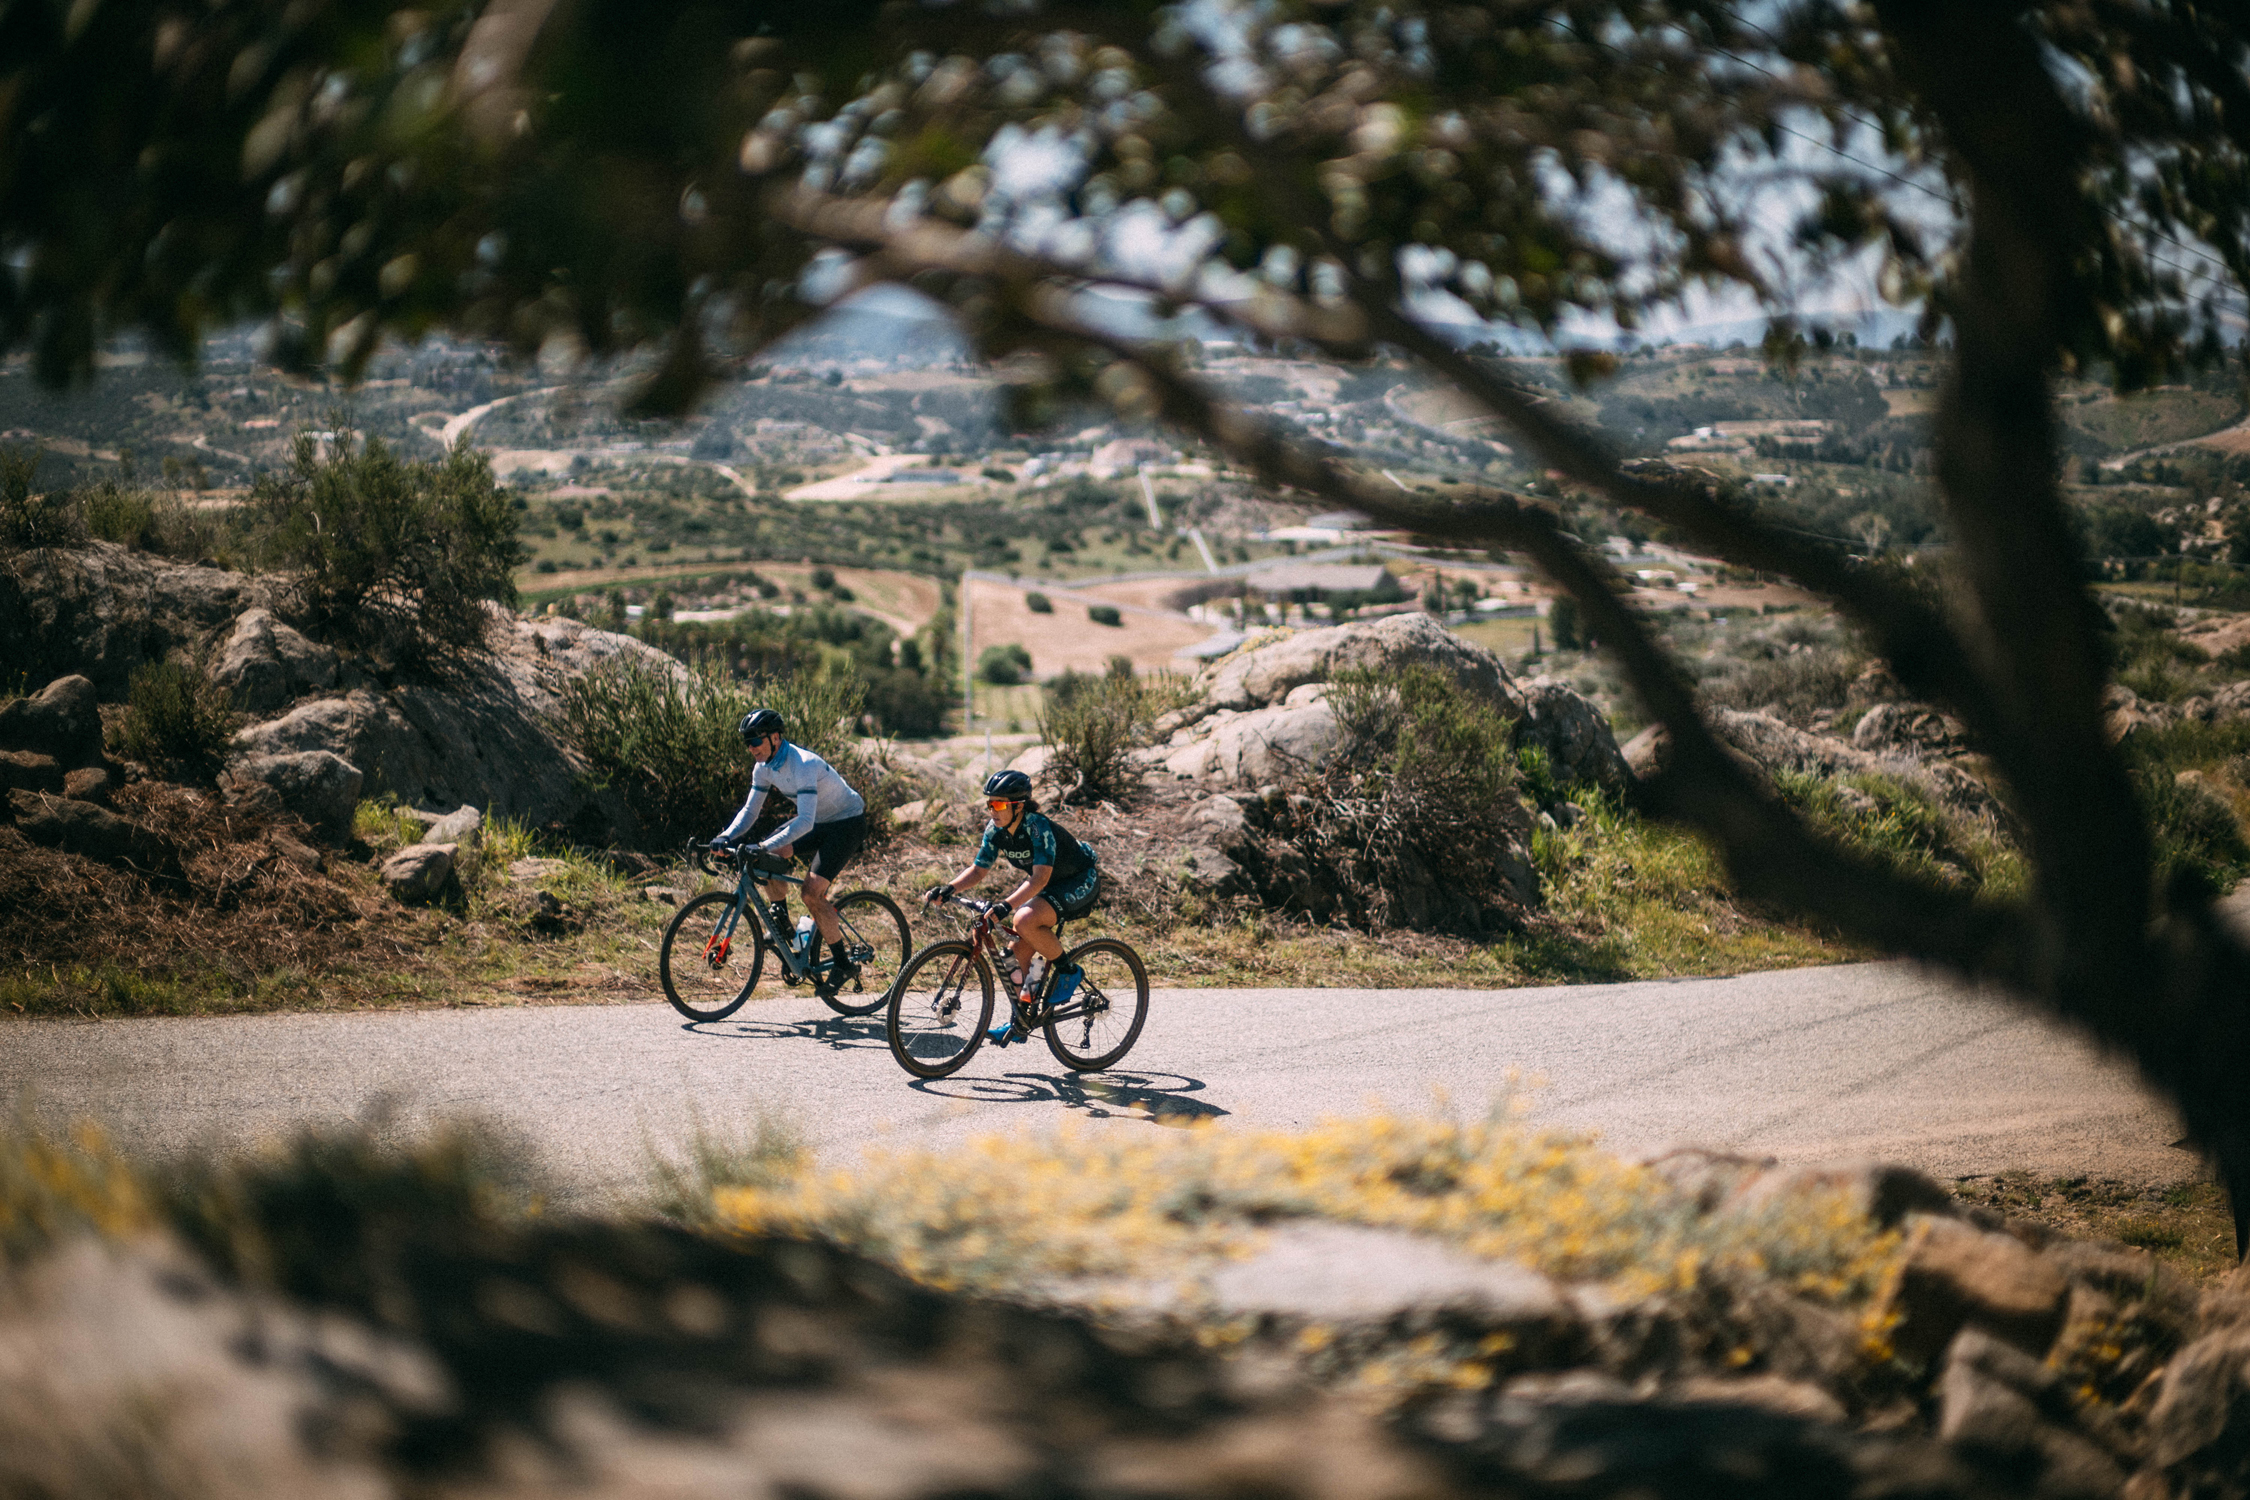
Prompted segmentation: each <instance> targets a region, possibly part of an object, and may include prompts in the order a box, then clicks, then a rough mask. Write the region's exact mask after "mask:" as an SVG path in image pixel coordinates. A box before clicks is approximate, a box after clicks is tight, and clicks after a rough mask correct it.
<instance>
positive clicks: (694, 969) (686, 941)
mask: <svg viewBox="0 0 2250 1500" xmlns="http://www.w3.org/2000/svg"><path fill="white" fill-rule="evenodd" d="M733 905H734V894H733V892H731V891H708V892H706V893H704V894H703V895H700V896H698V897H696V898H695V899H694V900H693V901H690V902H689V903H688V904H687V905H685V906H683V907H681V908H680V912H679V915H678V916H676V917H674V918H672V922H671V925H670V926H668V927H666V928H665V929H664V946H663V947H662V948H661V949H659V950H658V952H657V957H656V973H657V977H658V978H659V979H661V980H663V982H664V998H665V999H667V1000H669V1001H671V1002H672V1008H673V1009H674V1010H676V1011H678V1012H679V1013H680V1014H681V1015H683V1016H686V1017H687V1018H688V1019H689V1020H691V1021H718V1020H723V1019H724V1018H726V1017H728V1016H731V1015H733V1014H734V1013H735V1012H736V1011H738V1010H740V1009H741V1008H742V1002H743V1001H745V1000H747V999H749V998H750V992H751V991H752V990H754V989H756V988H757V987H758V976H759V974H761V973H763V972H764V970H765V966H766V945H765V941H764V938H763V937H762V935H761V934H760V933H759V931H758V919H757V917H756V916H755V915H753V914H752V913H750V912H747V911H745V912H744V913H743V914H742V920H741V921H739V922H737V923H736V924H735V926H734V931H733V932H731V933H729V934H728V935H727V937H726V939H725V940H724V941H722V940H721V938H720V936H719V932H720V929H721V928H722V927H723V926H725V924H726V919H727V911H728V909H729V908H730V907H732V906H733Z"/></svg>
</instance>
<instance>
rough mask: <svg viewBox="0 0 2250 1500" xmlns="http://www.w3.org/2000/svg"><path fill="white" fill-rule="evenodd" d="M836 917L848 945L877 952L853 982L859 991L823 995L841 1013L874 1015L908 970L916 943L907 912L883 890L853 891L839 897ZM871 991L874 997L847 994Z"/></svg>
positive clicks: (847, 1014)
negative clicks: (853, 996) (851, 996)
mask: <svg viewBox="0 0 2250 1500" xmlns="http://www.w3.org/2000/svg"><path fill="white" fill-rule="evenodd" d="M836 916H837V918H838V920H840V921H841V922H842V923H843V924H844V939H845V942H846V943H847V944H849V945H851V946H854V947H856V946H858V945H860V944H865V945H866V946H868V947H870V948H872V949H874V950H875V953H874V957H873V958H872V959H870V960H869V961H868V962H866V963H864V964H862V965H861V966H860V976H859V978H858V979H857V980H855V981H854V983H855V984H856V985H857V986H858V989H857V990H856V991H848V992H845V993H836V994H823V995H822V996H821V997H820V998H821V999H822V1000H824V1001H826V1002H827V1005H828V1008H829V1009H830V1010H832V1011H834V1012H836V1014H838V1015H840V1016H871V1015H873V1014H875V1012H877V1011H879V1010H881V1009H882V1008H883V1004H884V1002H885V1001H887V1000H889V999H890V998H891V987H892V986H893V985H894V984H896V983H897V982H898V978H899V976H900V975H901V974H903V973H905V972H906V959H907V955H908V954H909V953H911V952H912V951H913V946H914V936H913V934H912V933H911V932H909V931H908V930H907V927H906V913H905V912H903V911H900V910H899V907H898V903H897V902H896V901H893V900H892V899H891V898H890V897H888V896H886V895H884V894H883V893H882V892H881V891H853V892H852V893H851V894H849V895H847V896H839V897H837V898H836ZM886 918H887V919H888V921H886V920H885V919H886ZM894 938H895V939H896V942H895V944H894V943H893V941H892V939H894ZM870 991H872V992H873V994H874V998H873V999H871V1000H865V1001H859V1000H852V999H848V998H847V995H848V994H852V993H856V994H861V995H864V994H867V993H869V992H870Z"/></svg>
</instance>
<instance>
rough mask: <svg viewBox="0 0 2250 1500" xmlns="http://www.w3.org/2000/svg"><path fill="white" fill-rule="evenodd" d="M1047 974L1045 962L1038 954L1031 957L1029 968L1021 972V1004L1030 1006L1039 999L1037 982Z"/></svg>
mask: <svg viewBox="0 0 2250 1500" xmlns="http://www.w3.org/2000/svg"><path fill="white" fill-rule="evenodd" d="M1046 972H1047V960H1046V959H1045V958H1043V957H1041V956H1040V955H1039V954H1036V953H1035V954H1033V955H1032V956H1031V967H1030V968H1028V969H1025V970H1024V971H1023V1003H1024V1004H1026V1005H1029V1004H1031V1003H1032V1002H1033V1001H1035V1000H1037V999H1038V998H1039V981H1040V978H1041V977H1042V976H1044V975H1045V974H1046Z"/></svg>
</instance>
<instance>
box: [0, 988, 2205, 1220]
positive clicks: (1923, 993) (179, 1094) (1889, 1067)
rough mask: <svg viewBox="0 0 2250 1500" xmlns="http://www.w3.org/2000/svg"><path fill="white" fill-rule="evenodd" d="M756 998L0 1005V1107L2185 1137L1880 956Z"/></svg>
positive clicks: (594, 1159) (571, 1140) (328, 1115)
mask: <svg viewBox="0 0 2250 1500" xmlns="http://www.w3.org/2000/svg"><path fill="white" fill-rule="evenodd" d="M816 1010H818V1007H817V1005H816V1004H814V1003H813V1002H811V1001H810V1000H809V999H807V998H803V997H796V996H786V995H785V996H782V997H780V998H777V999H774V1000H770V1001H767V1000H760V1001H757V1002H753V1004H752V1005H750V1006H748V1007H746V1008H745V1009H744V1010H742V1011H740V1012H738V1013H737V1014H736V1015H735V1016H733V1017H732V1018H730V1019H728V1020H726V1021H723V1022H719V1023H716V1024H711V1025H705V1026H697V1027H689V1026H686V1025H685V1024H683V1023H682V1022H681V1021H680V1019H679V1017H677V1016H676V1015H674V1014H673V1013H672V1011H670V1010H669V1009H668V1008H666V1007H664V1006H663V1005H661V1004H656V1005H648V1004H641V1005H619V1006H599V1007H537V1008H523V1009H505V1010H445V1011H407V1012H383V1013H373V1014H357V1015H295V1016H266V1017H221V1018H212V1019H179V1020H145V1021H108V1022H98V1023H97V1022H85V1021H23V1020H10V1021H7V1022H0V1101H5V1099H6V1098H7V1097H8V1096H10V1095H14V1094H17V1093H28V1095H29V1097H30V1098H31V1100H32V1104H33V1107H34V1108H35V1109H37V1110H38V1111H39V1112H40V1113H41V1114H42V1115H44V1116H47V1117H49V1118H51V1119H56V1120H60V1119H66V1118H70V1117H73V1116H78V1115H93V1116H95V1117H98V1118H102V1119H105V1120H108V1121H110V1122H112V1123H113V1124H114V1125H116V1126H118V1127H120V1128H122V1129H124V1130H126V1131H128V1132H130V1134H131V1136H132V1138H133V1139H135V1140H137V1141H139V1142H142V1143H144V1144H145V1145H148V1146H150V1147H153V1148H155V1149H158V1150H166V1149H174V1148H180V1147H186V1146H193V1145H200V1144H209V1143H239V1142H242V1141H245V1140H250V1139H255V1138H258V1137H260V1136H262V1135H266V1134H269V1133H271V1132H275V1131H278V1130H282V1129H285V1128H287V1127H290V1126H292V1125H295V1124H298V1123H301V1122H316V1121H335V1120H339V1119H342V1118H346V1117H349V1116H351V1115H353V1114H354V1113H356V1112H358V1111H362V1110H366V1109H368V1108H369V1107H370V1106H371V1105H373V1104H374V1103H375V1102H376V1101H378V1100H383V1099H389V1100H392V1101H395V1103H396V1105H397V1107H398V1110H399V1116H398V1117H399V1118H400V1119H402V1120H412V1119H415V1118H417V1117H425V1116H430V1115H443V1114H460V1113H475V1114H478V1115H482V1116H487V1117H491V1118H494V1119H497V1120H499V1121H502V1122H505V1123H507V1124H509V1125H511V1126H513V1127H515V1128H516V1129H518V1130H520V1131H522V1132H523V1133H524V1134H525V1135H527V1136H529V1137H530V1138H531V1139H532V1140H533V1141H534V1142H535V1143H536V1144H537V1145H538V1146H539V1147H540V1149H541V1150H542V1152H543V1153H544V1154H545V1156H546V1157H547V1159H548V1160H549V1162H550V1163H551V1165H552V1166H553V1167H554V1168H555V1169H557V1170H558V1171H559V1173H560V1174H561V1175H562V1176H563V1178H564V1179H565V1181H566V1182H568V1183H570V1184H571V1185H573V1186H574V1187H575V1188H576V1189H577V1190H578V1191H580V1192H582V1193H584V1194H586V1195H588V1196H589V1198H603V1197H608V1196H611V1195H615V1194H620V1193H630V1192H633V1191H635V1190H636V1189H637V1188H638V1187H639V1186H640V1185H641V1184H642V1183H644V1182H645V1181H646V1178H647V1166H648V1161H649V1153H650V1152H651V1151H652V1150H654V1149H657V1147H658V1143H669V1142H674V1141H677V1140H678V1139H680V1138H681V1136H682V1135H683V1134H684V1133H685V1132H686V1131H687V1129H688V1123H689V1121H690V1119H691V1117H693V1116H695V1115H698V1114H699V1115H700V1116H701V1118H702V1119H704V1120H705V1121H706V1122H709V1123H710V1124H711V1125H713V1126H716V1127H720V1128H722V1129H723V1128H728V1127H730V1126H732V1125H734V1124H735V1123H736V1122H740V1121H744V1120H746V1119H748V1118H749V1117H750V1116H751V1115H752V1114H753V1113H754V1112H755V1111H757V1110H758V1109H760V1108H765V1109H771V1110H778V1111H780V1112H782V1113H784V1114H785V1115H786V1116H788V1117H789V1118H791V1119H793V1120H795V1121H796V1122H798V1123H799V1124H800V1125H801V1126H803V1127H804V1128H805V1129H806V1131H807V1132H808V1133H809V1135H810V1136H811V1137H812V1139H813V1140H814V1142H815V1143H816V1144H817V1145H818V1146H819V1148H820V1149H821V1151H822V1153H823V1155H824V1156H825V1157H826V1158H828V1159H830V1160H849V1159H850V1158H851V1157H852V1155H853V1154H854V1152H855V1151H856V1149H857V1148H858V1147H860V1146H862V1145H864V1144H868V1143H885V1142H887V1143H892V1144H901V1145H915V1144H938V1145H943V1144H945V1143H948V1142H953V1141H958V1140H960V1139H963V1138H965V1137H967V1136H970V1135H973V1134H983V1133H987V1132H992V1131H998V1130H1030V1129H1042V1128H1046V1127H1051V1126H1054V1125H1057V1124H1059V1123H1061V1122H1063V1121H1066V1120H1077V1121H1088V1122H1095V1123H1096V1125H1097V1126H1098V1127H1099V1128H1109V1129H1127V1130H1147V1129H1151V1128H1153V1127H1152V1125H1151V1123H1150V1121H1151V1120H1152V1118H1153V1117H1156V1116H1160V1115H1161V1116H1166V1117H1171V1118H1179V1117H1189V1118H1206V1119H1212V1120H1216V1121H1219V1122H1220V1123H1221V1124H1222V1125H1228V1126H1233V1125H1260V1126H1303V1125H1309V1124H1312V1123H1315V1122H1317V1121H1318V1120H1320V1119H1322V1118H1324V1117H1331V1116H1335V1115H1340V1114H1343V1115H1348V1114H1353V1113H1358V1112H1361V1111H1364V1110H1365V1109H1367V1108H1368V1107H1370V1106H1371V1105H1374V1104H1378V1103H1380V1104H1386V1105H1389V1106H1391V1107H1394V1108H1398V1109H1403V1110H1426V1109H1428V1108H1430V1107H1431V1105H1432V1102H1433V1096H1435V1095H1442V1096H1444V1098H1446V1099H1447V1100H1449V1101H1450V1107H1452V1108H1454V1109H1457V1110H1460V1111H1463V1112H1477V1111H1481V1110H1483V1109H1484V1108H1485V1107H1486V1105H1487V1103H1488V1101H1490V1100H1491V1099H1492V1097H1493V1096H1494V1094H1495V1091H1496V1090H1497V1089H1501V1088H1504V1087H1505V1086H1506V1084H1505V1080H1506V1079H1507V1078H1508V1077H1509V1075H1510V1073H1511V1070H1515V1071H1516V1072H1518V1073H1520V1074H1521V1075H1524V1076H1525V1077H1527V1078H1530V1079H1532V1080H1535V1081H1536V1083H1535V1091H1534V1093H1533V1095H1532V1098H1533V1101H1534V1102H1533V1110H1532V1112H1533V1117H1534V1118H1535V1119H1538V1120H1541V1121H1547V1122H1554V1123H1560V1124H1568V1125H1572V1126H1580V1127H1586V1128H1591V1129H1595V1130H1599V1131H1600V1132H1602V1133H1603V1135H1604V1137H1605V1138H1606V1139H1607V1140H1608V1141H1609V1142H1610V1144H1612V1145H1613V1146H1615V1147H1616V1148H1618V1149H1620V1150H1623V1151H1628V1152H1636V1153H1642V1152H1652V1151H1656V1150H1660V1149H1663V1148H1665V1147H1667V1146H1670V1145H1675V1144H1696V1145H1704V1146H1712V1147H1722V1148H1727V1149H1731V1150H1740V1151H1749V1152H1759V1153H1769V1154H1772V1155H1775V1156H1779V1157H1781V1158H1783V1159H1785V1160H1824V1159H1826V1160H1834V1159H1842V1158H1848V1157H1854V1156H1880V1157H1884V1158H1887V1159H1891V1160H1896V1161H1903V1162H1907V1163H1911V1164H1914V1165H1917V1166H1921V1167H1923V1168H1925V1169H1927V1170H1930V1171H1933V1172H1937V1173H1940V1174H1945V1175H1967V1174H1971V1173H1984V1172H1993V1171H1998V1170H2001V1169H2004V1168H2009V1167H2024V1168H2029V1169H2031V1170H2033V1171H2037V1172H2042V1173H2052V1174H2058V1175H2060V1174H2069V1173H2086V1174H2092V1175H2102V1176H2113V1177H2121V1178H2126V1179H2128V1180H2134V1181H2142V1182H2169V1181H2175V1180H2178V1179H2179V1178H2181V1177H2185V1176H2188V1175H2191V1174H2193V1173H2195V1172H2196V1171H2197V1170H2198V1169H2199V1163H2198V1161H2197V1159H2196V1158H2195V1157H2194V1156H2192V1155H2191V1154H2190V1153H2188V1152H2186V1151H2184V1150H2181V1149H2178V1148H2175V1147H2173V1146H2172V1145H2171V1144H2170V1143H2171V1142H2172V1141H2174V1140H2176V1139H2177V1138H2178V1136H2179V1134H2180V1131H2179V1127H2178V1125H2177V1122H2176V1120H2175V1119H2174V1117H2173V1115H2172V1113H2171V1112H2170V1110H2168V1109H2167V1108H2165V1107H2164V1106H2162V1105H2160V1104H2158V1103H2157V1102H2155V1101H2154V1100H2152V1099H2151V1098H2150V1097H2149V1096H2148V1095H2147V1094H2146V1093H2144V1092H2143V1091H2142V1090H2141V1089H2140V1088H2139V1087H2138V1086H2137V1084H2136V1083H2135V1081H2134V1079H2133V1077H2132V1076H2131V1074H2130V1072H2129V1070H2127V1069H2125V1068H2124V1067H2122V1066H2120V1065H2117V1064H2114V1063H2111V1062H2107V1061H2104V1060H2103V1059H2101V1058H2100V1057H2098V1056H2097V1055H2095V1054H2094V1053H2093V1052H2092V1051H2091V1050H2090V1049H2089V1048H2088V1047H2086V1046H2085V1045H2084V1044H2082V1043H2081V1042H2079V1041H2078V1040H2076V1039H2075V1038H2074V1037H2072V1036H2069V1035H2067V1034H2064V1033H2060V1032H2057V1031H2055V1030H2053V1029H2050V1028H2048V1027H2046V1026H2044V1025H2042V1024H2040V1023H2038V1022H2036V1021H2034V1020H2032V1019H2031V1018H2029V1017H2028V1016H2027V1015H2026V1014H2025V1013H2024V1012H2022V1011H2021V1010H2019V1009H2018V1008H2016V1007H2015V1006H2013V1005H2011V1004H2008V1003H2005V1002H2003V1001H2000V1000H1996V999H1992V998H1988V997H1984V996H1979V995H1976V994H1972V993H1968V992H1964V991H1960V990H1956V989H1953V988H1951V987H1950V986H1948V985H1946V984H1944V983H1941V982H1939V981H1936V980H1934V979H1932V978H1931V977H1930V976H1929V975H1927V974H1926V973H1924V972H1922V971H1920V970H1917V969H1915V968H1913V967H1910V966H1908V965H1905V964H1896V963H1888V964H1867V965H1854V966H1849V967H1836V968H1824V969H1802V970H1795V971H1790V972H1785V973H1773V974H1753V975H1744V976H1741V977H1737V978H1732V979H1714V980H1676V981H1662V982H1653V983H1638V984H1617V985H1580V986H1573V987H1567V988H1563V987H1556V988H1541V989H1518V990H1482V991H1471V990H1377V991H1366V990H1159V991H1157V992H1156V995H1155V997H1154V1000H1153V1002H1152V1007H1151V1014H1150V1020H1149V1025H1148V1029H1147V1031H1146V1033H1145V1034H1144V1035H1143V1037H1142V1039H1141V1042H1140V1045H1139V1046H1138V1047H1137V1048H1136V1049H1135V1051H1134V1053H1133V1055H1132V1057H1131V1058H1129V1059H1128V1060H1127V1067H1126V1068H1125V1069H1124V1070H1121V1071H1119V1072H1116V1073H1113V1074H1108V1075H1102V1076H1099V1077H1095V1078H1086V1079H1079V1078H1074V1077H1073V1076H1072V1075H1070V1074H1068V1073H1065V1072H1063V1071H1062V1070H1061V1069H1060V1068H1058V1067H1057V1066H1056V1065H1055V1063H1054V1061H1053V1059H1052V1058H1051V1057H1050V1056H1049V1055H1048V1053H1047V1051H1046V1049H1045V1048H1044V1047H1042V1046H1038V1045H1036V1044H1035V1045H1034V1046H1032V1047H1028V1048H1020V1049H1010V1050H1008V1051H1006V1052H999V1053H995V1052H993V1051H991V1050H990V1049H987V1050H986V1051H985V1052H983V1053H981V1054H980V1055H979V1056H978V1057H977V1059H976V1060H975V1061H974V1062H973V1063H972V1064H971V1065H970V1067H969V1068H968V1070H967V1071H966V1072H964V1073H963V1074H961V1075H960V1076H957V1077H955V1078H952V1079H948V1080H945V1081H943V1082H939V1083H934V1084H921V1085H917V1084H914V1083H912V1082H911V1081H910V1080H908V1078H907V1077H906V1076H905V1075H904V1074H903V1073H902V1072H900V1070H899V1069H898V1067H897V1066H896V1065H895V1064H894V1063H893V1062H892V1061H891V1058H890V1055H889V1053H888V1051H887V1050H886V1049H885V1048H884V1045H883V1040H882V1032H881V1029H880V1026H879V1024H878V1022H877V1021H875V1020H857V1021H854V1020H844V1019H841V1018H838V1017H834V1016H829V1015H827V1014H826V1013H825V1012H822V1013H820V1014H819V1015H817V1016H816V1015H815V1014H814V1012H815V1011H816Z"/></svg>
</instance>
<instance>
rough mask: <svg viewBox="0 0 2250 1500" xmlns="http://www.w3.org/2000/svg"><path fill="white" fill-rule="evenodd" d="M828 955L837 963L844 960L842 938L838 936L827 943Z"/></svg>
mask: <svg viewBox="0 0 2250 1500" xmlns="http://www.w3.org/2000/svg"><path fill="white" fill-rule="evenodd" d="M828 956H829V958H830V959H832V960H834V961H835V962H837V963H842V962H844V940H843V939H842V938H838V939H836V941H835V942H833V943H830V944H829V945H828Z"/></svg>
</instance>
